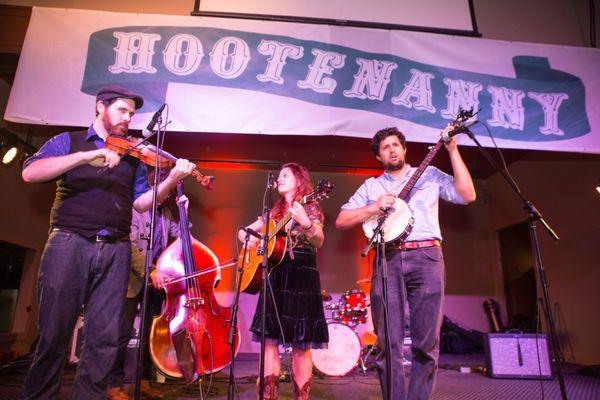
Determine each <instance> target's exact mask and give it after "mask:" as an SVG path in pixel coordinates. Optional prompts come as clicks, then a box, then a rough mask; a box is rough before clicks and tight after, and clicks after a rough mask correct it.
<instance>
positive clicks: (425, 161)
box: [398, 139, 444, 200]
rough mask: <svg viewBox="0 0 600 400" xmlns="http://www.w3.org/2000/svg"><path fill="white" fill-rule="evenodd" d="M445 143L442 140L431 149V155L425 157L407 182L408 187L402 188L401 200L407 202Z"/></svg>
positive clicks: (399, 195)
mask: <svg viewBox="0 0 600 400" xmlns="http://www.w3.org/2000/svg"><path fill="white" fill-rule="evenodd" d="M443 143H444V140H443V139H440V140H439V141H438V142H437V143H436V144H435V145H434V146H433V147H432V148H431V150H429V153H428V154H427V156H425V158H424V159H423V161H421V164H420V165H419V167H418V168H417V170H416V171H415V172H414V174H412V176H411V177H410V178H409V179H408V182H406V185H404V187H403V188H402V191H401V192H400V194H398V197H399V198H400V199H402V200H406V197H408V194H409V193H410V191H411V190H412V188H413V187H414V186H415V184H416V183H417V181H418V180H419V178H420V177H421V175H423V172H424V171H425V169H426V168H427V167H428V166H429V164H430V163H431V160H433V157H435V155H436V154H437V152H438V151H439V150H440V148H441V147H442V144H443Z"/></svg>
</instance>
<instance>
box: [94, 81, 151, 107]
mask: <svg viewBox="0 0 600 400" xmlns="http://www.w3.org/2000/svg"><path fill="white" fill-rule="evenodd" d="M112 99H132V100H133V101H134V103H135V109H136V110H137V109H140V108H142V106H143V105H144V99H143V98H142V96H140V95H138V94H135V93H133V92H131V91H129V90H127V89H125V88H124V87H121V86H118V85H110V86H103V87H101V88H100V90H98V94H97V95H96V101H105V102H106V101H110V100H112Z"/></svg>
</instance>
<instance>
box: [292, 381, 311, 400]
mask: <svg viewBox="0 0 600 400" xmlns="http://www.w3.org/2000/svg"><path fill="white" fill-rule="evenodd" d="M292 382H293V383H294V400H308V393H309V392H310V383H311V382H312V376H311V377H310V378H308V380H307V381H306V382H305V383H304V385H302V389H301V388H300V387H299V386H298V385H297V384H296V380H295V379H292Z"/></svg>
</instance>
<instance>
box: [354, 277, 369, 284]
mask: <svg viewBox="0 0 600 400" xmlns="http://www.w3.org/2000/svg"><path fill="white" fill-rule="evenodd" d="M361 283H371V278H364V279H359V280H357V281H356V284H357V285H360V284H361Z"/></svg>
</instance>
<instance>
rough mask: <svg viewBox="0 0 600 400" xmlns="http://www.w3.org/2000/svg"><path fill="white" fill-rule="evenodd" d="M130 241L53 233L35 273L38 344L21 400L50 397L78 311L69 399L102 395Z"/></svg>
mask: <svg viewBox="0 0 600 400" xmlns="http://www.w3.org/2000/svg"><path fill="white" fill-rule="evenodd" d="M130 260H131V244H130V243H129V242H128V241H121V242H115V243H107V242H92V241H89V240H87V239H86V238H84V237H82V236H80V235H78V234H75V233H70V232H64V231H53V232H52V233H51V234H50V237H49V238H48V242H47V243H46V247H45V249H44V253H43V254H42V260H41V264H40V271H39V276H38V303H39V317H38V329H39V335H40V336H39V342H38V345H37V348H36V351H35V356H34V358H33V362H32V364H31V367H30V369H29V372H28V373H27V377H26V378H25V383H24V385H23V398H24V399H55V398H58V393H59V390H60V379H61V376H62V372H63V367H64V363H65V359H66V354H67V348H68V346H69V344H70V339H71V335H72V333H73V327H74V325H75V322H76V320H77V317H78V315H79V313H80V312H81V310H82V307H83V311H84V328H83V337H84V340H83V347H82V350H81V356H80V358H79V365H78V367H77V374H76V376H75V381H74V383H73V398H74V399H77V400H87V399H104V398H105V397H106V386H107V375H108V373H109V371H110V370H111V368H112V366H113V364H114V362H115V358H116V356H117V340H118V335H119V321H120V319H121V314H122V311H123V303H124V300H125V293H126V290H127V281H128V276H129V275H128V274H129V268H130V266H129V264H130Z"/></svg>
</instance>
